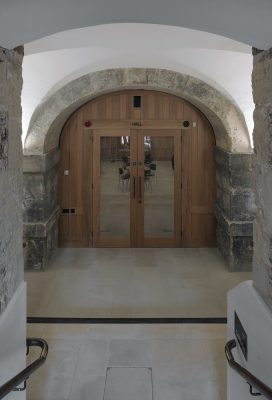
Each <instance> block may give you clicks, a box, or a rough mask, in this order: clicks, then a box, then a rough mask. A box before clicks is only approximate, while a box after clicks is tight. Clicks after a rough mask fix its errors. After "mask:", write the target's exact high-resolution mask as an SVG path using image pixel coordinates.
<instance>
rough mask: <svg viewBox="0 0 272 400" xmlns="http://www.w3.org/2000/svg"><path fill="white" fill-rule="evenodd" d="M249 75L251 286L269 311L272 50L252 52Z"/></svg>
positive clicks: (271, 272) (271, 292)
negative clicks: (253, 215) (252, 151)
mask: <svg viewBox="0 0 272 400" xmlns="http://www.w3.org/2000/svg"><path fill="white" fill-rule="evenodd" d="M253 54H254V65H253V74H252V86H253V98H254V102H255V111H254V133H253V137H254V148H255V157H254V188H255V198H256V206H257V212H256V219H255V221H254V243H255V244H254V258H253V282H254V286H255V288H256V289H257V291H258V292H259V293H260V294H261V296H262V297H263V299H264V300H265V302H266V303H267V304H268V305H269V306H270V307H271V308H272V49H270V50H267V51H263V52H258V51H254V52H253Z"/></svg>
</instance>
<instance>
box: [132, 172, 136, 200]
mask: <svg viewBox="0 0 272 400" xmlns="http://www.w3.org/2000/svg"><path fill="white" fill-rule="evenodd" d="M133 199H134V200H135V199H136V178H135V176H134V177H133Z"/></svg>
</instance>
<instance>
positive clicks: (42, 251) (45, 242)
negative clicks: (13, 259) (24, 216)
mask: <svg viewBox="0 0 272 400" xmlns="http://www.w3.org/2000/svg"><path fill="white" fill-rule="evenodd" d="M58 216H59V210H56V211H55V213H54V214H53V215H52V216H51V218H50V219H49V220H48V221H47V223H45V224H26V225H25V226H24V263H25V269H27V270H36V271H40V270H44V269H45V268H46V266H47V264H48V261H49V260H50V258H51V257H52V255H53V254H54V251H55V250H56V248H57V246H58ZM29 225H32V226H29ZM42 225H43V227H42Z"/></svg>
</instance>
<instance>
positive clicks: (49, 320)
mask: <svg viewBox="0 0 272 400" xmlns="http://www.w3.org/2000/svg"><path fill="white" fill-rule="evenodd" d="M27 323H28V324H226V323H227V318H225V317H219V318H73V317H72V318H71V317H28V318H27Z"/></svg>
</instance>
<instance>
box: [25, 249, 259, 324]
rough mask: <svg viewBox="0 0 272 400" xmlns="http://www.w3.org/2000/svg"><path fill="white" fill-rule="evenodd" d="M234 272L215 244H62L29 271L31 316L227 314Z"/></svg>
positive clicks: (237, 276)
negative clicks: (46, 263) (48, 261)
mask: <svg viewBox="0 0 272 400" xmlns="http://www.w3.org/2000/svg"><path fill="white" fill-rule="evenodd" d="M247 279H251V274H250V273H245V272H236V273H234V272H232V273H230V272H229V271H228V269H227V266H226V264H225V262H224V260H223V259H222V257H221V255H220V254H219V252H218V250H217V249H184V248H183V249H180V248H178V249H165V248H164V249H163V248H161V249H131V248H129V249H59V250H58V252H57V254H56V255H55V257H54V259H53V260H52V262H51V264H50V265H49V267H48V269H47V270H46V271H44V272H33V271H31V272H26V280H27V284H28V316H43V317H44V316H51V317H53V316H55V317H56V316H59V317H61V316H63V317H225V316H226V302H227V292H228V290H229V289H231V288H233V287H234V286H236V285H237V284H238V283H240V282H241V281H244V280H247Z"/></svg>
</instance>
